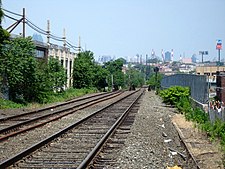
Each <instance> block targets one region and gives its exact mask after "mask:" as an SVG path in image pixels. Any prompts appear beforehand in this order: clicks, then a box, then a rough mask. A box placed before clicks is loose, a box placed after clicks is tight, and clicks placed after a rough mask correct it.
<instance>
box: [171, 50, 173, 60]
mask: <svg viewBox="0 0 225 169" xmlns="http://www.w3.org/2000/svg"><path fill="white" fill-rule="evenodd" d="M171 61H172V62H173V49H172V50H171Z"/></svg>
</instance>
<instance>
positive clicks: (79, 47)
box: [78, 36, 86, 53]
mask: <svg viewBox="0 0 225 169" xmlns="http://www.w3.org/2000/svg"><path fill="white" fill-rule="evenodd" d="M85 48H86V46H85ZM80 50H81V46H80V36H79V40H78V53H80ZM85 51H86V49H85Z"/></svg>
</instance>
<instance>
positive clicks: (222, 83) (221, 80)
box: [216, 72, 225, 103]
mask: <svg viewBox="0 0 225 169" xmlns="http://www.w3.org/2000/svg"><path fill="white" fill-rule="evenodd" d="M216 86H217V87H216V95H217V96H218V98H219V99H220V100H221V101H222V102H224V103H225V72H217V76H216Z"/></svg>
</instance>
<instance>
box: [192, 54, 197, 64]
mask: <svg viewBox="0 0 225 169" xmlns="http://www.w3.org/2000/svg"><path fill="white" fill-rule="evenodd" d="M191 61H192V63H196V62H197V57H196V54H193V55H192V57H191Z"/></svg>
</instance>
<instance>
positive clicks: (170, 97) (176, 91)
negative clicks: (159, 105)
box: [160, 86, 189, 105]
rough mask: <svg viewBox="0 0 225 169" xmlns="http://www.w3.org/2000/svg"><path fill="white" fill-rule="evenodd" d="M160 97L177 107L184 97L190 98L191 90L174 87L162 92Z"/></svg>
mask: <svg viewBox="0 0 225 169" xmlns="http://www.w3.org/2000/svg"><path fill="white" fill-rule="evenodd" d="M160 96H161V97H162V99H163V101H164V102H165V103H167V104H171V105H176V104H177V103H178V102H179V101H180V99H181V98H182V97H189V88H188V87H181V86H173V87H170V88H168V89H165V90H162V91H160Z"/></svg>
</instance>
